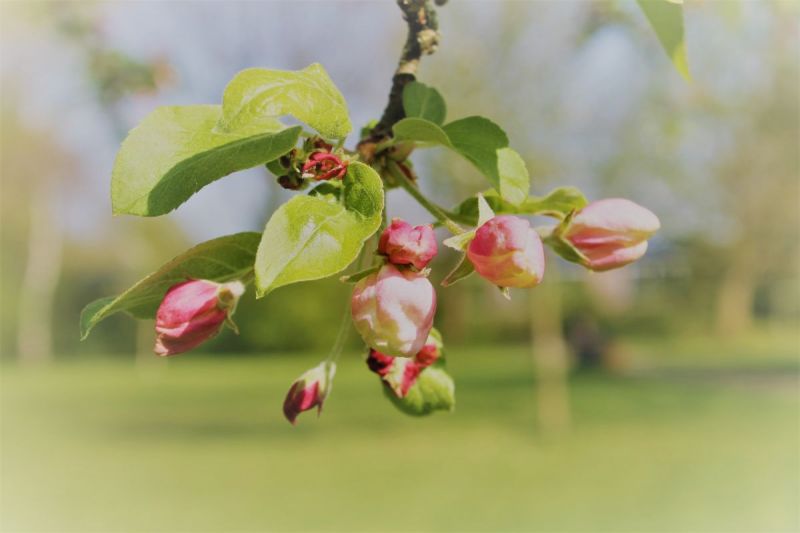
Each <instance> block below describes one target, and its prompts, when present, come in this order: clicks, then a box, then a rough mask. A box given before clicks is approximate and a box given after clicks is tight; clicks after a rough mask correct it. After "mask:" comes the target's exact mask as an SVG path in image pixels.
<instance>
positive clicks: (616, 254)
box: [562, 198, 661, 271]
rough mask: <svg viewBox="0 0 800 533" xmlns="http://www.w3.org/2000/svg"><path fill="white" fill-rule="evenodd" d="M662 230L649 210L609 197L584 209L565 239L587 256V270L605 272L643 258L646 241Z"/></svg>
mask: <svg viewBox="0 0 800 533" xmlns="http://www.w3.org/2000/svg"><path fill="white" fill-rule="evenodd" d="M660 227H661V223H660V222H659V221H658V217H657V216H656V215H654V214H653V213H652V212H651V211H650V210H648V209H646V208H644V207H642V206H640V205H638V204H636V203H634V202H631V201H630V200H625V199H624V198H608V199H605V200H598V201H596V202H592V203H590V204H589V205H587V206H586V207H584V208H583V209H581V210H580V211H579V212H578V213H577V214H576V215H575V217H574V218H573V219H572V221H571V223H570V225H569V227H568V228H567V230H566V231H565V232H564V233H563V235H562V238H564V239H566V240H567V241H568V242H569V243H570V244H572V246H574V247H575V248H577V249H578V250H579V251H580V252H581V253H582V254H583V255H584V256H585V257H586V262H585V263H584V265H585V266H586V267H587V268H590V269H592V270H597V271H602V270H610V269H612V268H618V267H621V266H624V265H627V264H628V263H632V262H633V261H636V260H637V259H639V258H640V257H642V256H643V255H644V253H645V252H646V251H647V239H648V238H649V237H650V236H651V235H652V234H653V233H655V232H656V231H657V230H658V229H659V228H660Z"/></svg>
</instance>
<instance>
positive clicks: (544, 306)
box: [530, 263, 572, 434]
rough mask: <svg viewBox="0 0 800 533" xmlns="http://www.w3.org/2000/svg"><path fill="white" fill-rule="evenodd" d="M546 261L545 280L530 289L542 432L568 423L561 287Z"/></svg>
mask: <svg viewBox="0 0 800 533" xmlns="http://www.w3.org/2000/svg"><path fill="white" fill-rule="evenodd" d="M551 265H552V263H551V264H550V265H548V272H547V280H546V281H545V282H544V283H542V285H540V286H539V287H537V288H536V289H533V290H531V291H530V295H531V296H530V304H531V349H532V351H533V363H534V369H535V372H536V400H537V401H536V407H537V416H538V422H539V427H540V428H541V430H542V432H543V433H545V434H558V433H563V432H565V431H567V430H568V429H569V426H570V423H571V418H572V417H571V414H570V401H569V387H568V383H567V374H568V371H569V350H568V348H567V344H566V342H565V341H564V335H563V332H562V329H561V323H562V316H563V312H562V305H561V288H560V287H559V285H558V284H557V283H558V273H557V270H556V269H555V268H554V267H553V266H551Z"/></svg>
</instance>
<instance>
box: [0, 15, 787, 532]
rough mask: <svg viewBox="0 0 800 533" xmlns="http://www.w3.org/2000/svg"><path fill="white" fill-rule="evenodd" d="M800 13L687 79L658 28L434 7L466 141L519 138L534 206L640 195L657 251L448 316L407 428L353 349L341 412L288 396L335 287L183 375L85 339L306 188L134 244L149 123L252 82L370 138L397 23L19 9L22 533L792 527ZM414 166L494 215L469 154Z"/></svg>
mask: <svg viewBox="0 0 800 533" xmlns="http://www.w3.org/2000/svg"><path fill="white" fill-rule="evenodd" d="M798 12H799V10H798V4H797V3H796V2H791V1H789V2H770V1H763V2H750V1H737V0H726V1H721V2H688V3H687V4H686V6H685V16H686V31H687V45H688V57H689V63H690V69H691V71H692V75H693V80H692V82H691V83H687V82H686V81H685V80H683V79H682V78H681V77H680V76H679V75H678V74H677V73H676V71H675V69H674V68H673V67H672V65H671V64H670V62H669V60H668V58H667V57H666V55H665V54H664V52H663V51H662V50H661V48H660V46H659V43H658V41H657V39H656V37H655V35H654V33H653V31H652V29H651V28H650V27H649V26H648V25H647V22H646V20H645V19H644V17H643V15H642V14H641V12H640V11H639V10H638V8H637V6H636V4H635V3H634V2H628V1H608V2H605V1H603V2H601V1H597V2H578V1H535V2H534V1H530V2H488V1H486V2H469V1H458V2H450V3H449V4H448V5H446V6H444V7H442V8H441V9H440V10H439V21H440V29H441V33H442V43H441V46H440V49H439V50H438V52H437V53H436V54H435V55H433V56H430V57H426V58H425V59H424V61H423V63H422V67H421V71H420V80H421V81H423V82H425V83H427V84H430V85H433V86H435V87H437V88H438V89H439V90H440V91H441V92H442V93H443V94H444V95H445V97H446V99H447V102H448V116H449V117H450V118H458V117H463V116H467V115H471V114H481V115H485V116H488V117H490V118H492V119H493V120H495V121H496V122H498V123H499V124H501V125H502V126H503V127H504V128H505V129H506V131H507V132H508V134H509V137H510V139H511V145H512V146H513V147H514V148H515V149H516V150H518V151H519V152H520V153H521V154H522V155H523V156H524V158H525V159H526V162H527V164H528V166H529V168H530V170H531V175H532V182H533V185H532V190H533V192H534V193H538V194H541V193H544V192H546V191H548V190H549V189H550V188H553V187H556V186H559V185H577V186H579V187H581V188H582V189H583V190H584V191H585V192H586V193H587V195H589V196H590V197H592V198H602V197H609V196H625V197H628V198H631V199H633V200H635V201H637V202H638V203H641V204H643V205H646V206H648V207H650V208H651V209H652V210H653V211H654V212H656V213H657V214H658V216H659V217H660V219H661V221H662V226H663V229H662V230H661V231H660V232H659V234H658V235H657V236H656V238H654V239H653V240H652V241H651V248H650V251H649V252H648V255H647V256H646V257H645V259H644V260H642V261H641V262H640V263H638V264H636V265H633V266H631V267H629V268H626V269H623V270H620V271H614V272H610V273H605V274H591V273H587V272H584V271H583V270H581V269H579V268H575V267H573V266H572V265H568V264H565V263H564V262H562V261H560V260H558V259H556V258H554V257H549V258H548V259H549V263H548V273H547V277H546V280H545V282H544V283H543V284H542V285H541V286H540V287H538V288H537V289H536V290H532V291H516V292H514V294H513V299H512V300H511V301H510V302H508V301H505V300H504V299H503V298H502V297H500V295H499V294H498V292H497V291H496V289H495V288H494V287H491V286H489V285H488V284H486V283H482V282H481V280H480V279H469V280H467V281H466V282H464V283H463V284H459V285H457V286H455V287H453V288H450V289H447V290H440V291H439V298H440V311H439V312H438V315H437V325H438V327H439V328H440V329H441V331H442V332H443V334H444V338H445V341H446V343H447V354H448V365H449V368H450V370H451V373H452V374H453V376H454V377H455V379H456V386H457V408H456V410H455V412H453V413H450V414H441V413H440V414H436V415H434V416H431V417H429V418H424V419H414V418H408V417H406V416H405V415H403V414H401V413H399V412H398V411H396V410H394V408H393V407H392V406H391V405H390V404H389V402H387V401H386V399H385V398H384V397H383V395H382V394H381V391H380V387H381V386H380V384H379V382H378V380H377V378H376V376H375V375H373V374H371V373H370V372H368V370H367V368H366V366H365V364H364V362H363V358H364V353H363V352H364V350H363V347H362V346H361V345H360V344H359V342H360V341H359V340H358V339H357V336H356V335H355V334H354V333H352V332H351V334H350V336H349V338H348V340H347V347H346V349H345V353H344V355H343V356H342V359H341V362H340V365H339V367H340V368H339V374H338V376H337V379H336V383H335V387H334V392H333V394H332V395H331V396H330V398H329V399H328V401H327V403H326V405H325V412H324V413H323V415H322V416H321V417H320V418H319V419H316V418H315V416H314V415H313V414H305V415H303V416H301V418H300V420H299V423H298V425H297V427H291V426H290V425H289V424H288V423H286V421H285V420H284V419H283V417H282V414H281V404H282V399H283V395H284V394H285V392H286V390H287V389H288V387H289V385H290V383H291V382H292V380H293V379H294V378H295V377H297V376H298V375H299V374H301V373H302V372H303V371H304V370H305V369H307V368H309V367H311V366H313V365H315V364H316V363H317V362H319V361H320V360H321V359H322V358H324V357H325V356H326V355H327V352H328V350H329V349H330V346H331V345H332V344H333V342H334V338H335V336H336V330H337V327H338V325H339V322H340V309H343V308H344V305H345V304H344V301H345V299H346V298H347V292H348V290H349V289H348V287H346V286H344V285H342V284H340V283H338V282H337V281H335V280H334V281H331V280H327V281H319V282H311V283H304V284H299V285H294V286H291V287H286V288H283V289H280V290H278V291H276V292H275V293H272V294H271V295H270V296H269V297H268V298H265V299H264V300H260V301H258V302H256V301H255V300H254V299H253V298H252V295H250V296H248V297H246V298H245V299H244V301H243V303H242V305H241V306H240V309H239V312H238V314H237V322H238V324H239V326H240V329H241V335H239V336H235V335H233V334H231V333H230V332H226V333H224V334H222V335H220V336H219V338H218V339H216V340H214V341H213V342H211V343H208V345H206V346H204V347H203V348H202V349H201V350H199V351H198V352H195V353H191V354H187V355H184V356H181V357H178V358H173V359H169V360H162V359H158V358H157V357H155V356H154V355H152V343H153V332H152V322H139V323H137V322H136V321H134V320H133V319H131V318H129V317H126V316H115V317H112V318H110V319H108V320H107V321H106V322H104V323H103V324H101V325H100V326H99V327H98V328H97V329H96V330H95V332H94V333H93V334H92V336H91V337H90V338H89V339H88V340H87V341H85V342H83V343H80V342H79V340H78V316H79V313H80V310H81V308H82V307H83V306H84V305H85V304H86V303H87V302H89V301H91V300H93V299H95V298H97V297H100V296H106V295H109V294H114V293H116V292H119V291H120V290H122V289H124V288H125V287H127V286H128V285H130V284H132V283H133V282H134V281H136V280H137V279H139V278H140V277H142V276H144V275H146V274H147V273H149V272H150V271H152V270H154V269H155V268H157V267H158V266H159V265H160V264H162V263H163V262H165V261H167V260H168V259H170V258H171V257H173V256H174V255H177V254H178V253H179V252H181V251H183V250H184V249H186V248H188V247H190V246H191V245H193V244H195V243H198V242H201V241H203V240H206V239H209V238H212V237H216V236H221V235H225V234H229V233H233V232H237V231H244V230H260V229H261V228H262V227H263V224H264V221H265V220H266V218H267V217H268V215H269V213H270V212H271V211H272V210H274V209H275V208H276V206H278V205H280V203H281V202H282V201H284V200H285V199H287V198H288V197H290V193H288V191H283V190H281V189H280V188H279V187H277V186H276V184H275V183H274V178H273V177H271V176H270V175H269V173H268V172H267V171H266V170H265V169H253V170H251V171H247V172H242V173H239V174H236V175H234V176H231V177H229V178H226V179H224V180H220V181H218V182H216V183H214V184H213V185H211V186H208V187H207V188H205V189H204V190H203V191H201V192H200V193H199V194H198V195H196V196H195V197H194V198H192V199H191V200H190V201H189V202H187V203H186V204H185V205H184V206H182V207H181V208H180V209H178V210H177V211H176V212H174V213H173V214H171V215H169V216H165V217H161V218H157V219H137V218H134V217H114V218H112V216H111V212H110V201H109V180H110V170H111V166H112V163H113V158H114V155H115V152H116V149H117V147H118V145H119V143H120V141H121V140H122V138H124V136H125V134H126V132H127V131H128V129H130V128H131V127H133V126H134V125H135V124H136V123H137V122H138V121H139V120H141V118H142V117H143V116H144V115H146V114H147V113H148V112H149V111H151V110H152V109H153V108H154V107H155V106H158V105H165V104H194V103H217V102H219V101H220V98H221V94H222V90H223V88H224V86H225V84H226V82H227V81H228V80H229V79H230V78H231V77H232V76H233V75H234V74H235V73H236V72H237V71H238V70H240V69H243V68H246V67H251V66H263V67H269V68H281V69H299V68H302V67H304V66H306V65H308V64H309V63H312V62H320V63H322V64H323V65H324V66H325V67H326V69H327V70H328V72H329V73H330V75H331V77H332V78H333V80H334V81H335V82H336V84H337V85H338V86H339V88H340V89H341V90H342V92H343V93H344V95H345V97H346V99H347V101H348V103H349V107H350V111H351V115H352V118H353V122H354V124H356V125H359V126H360V125H363V124H365V123H366V122H368V121H369V120H371V119H373V118H377V117H378V116H379V115H380V112H381V110H382V109H383V106H384V104H385V101H386V97H387V90H388V86H389V81H390V79H391V75H392V72H393V70H394V67H395V65H396V61H397V57H398V55H399V51H400V49H401V47H402V43H403V41H404V39H405V25H404V23H403V22H402V20H401V18H400V12H399V10H398V9H397V7H396V6H395V4H394V2H391V1H388V0H386V1H372V2H345V1H329V2H321V1H320V2H300V1H291V2H289V1H285V2H224V3H223V2H195V1H187V2H108V3H103V2H56V3H45V2H18V3H14V2H3V3H2V4H0V15H1V16H0V29H1V30H2V31H1V33H0V46H1V47H2V70H1V72H2V101H1V103H2V107H1V109H0V113H2V115H1V117H0V118H1V119H2V130H1V133H0V135H1V139H2V205H1V207H2V275H1V277H0V281H2V304H1V305H0V313H1V315H0V318H1V319H0V332H1V333H2V336H1V337H0V349H1V350H2V351H1V352H0V354H1V355H2V413H1V414H2V422H1V423H2V481H1V483H2V485H1V488H2V493H1V495H2V500H0V524H1V525H2V529H3V530H4V531H59V532H60V531H173V532H174V531H609V532H611V531H613V532H618V531H640V532H641V531H703V532H705V531H709V532H710V531H719V532H722V531H725V532H728V531H748V532H750V531H752V532H756V531H757V532H765V531H796V530H798V528H800V511H798V509H799V508H800V507H799V506H798V502H800V487H799V485H798V483H799V477H800V440H799V439H800V431H799V430H800V428H799V427H798V424H799V423H800V416H798V415H800V408H799V406H800V402H799V401H798V400H799V399H800V397H799V394H798V369H799V364H800V363H799V360H798V355H800V333H799V332H798V318H800V291H799V289H800V284H799V282H798V259H800V247H799V246H798V243H799V242H800V239H799V237H800V235H799V234H798V230H799V229H800V220H798V207H799V205H800V192H799V191H798V183H800V182H799V181H798V177H800V157H799V154H798V141H800V131H799V129H800V127H799V122H800V116H799V114H798V113H799V112H800V111H799V109H798V94H799V93H798V90H799V89H800V85H799V83H800V80H799V78H798V74H799V72H800V67H799V65H800V41H798ZM354 142H355V139H351V140H350V144H351V145H352V144H354ZM413 158H414V161H415V163H416V165H417V168H418V169H419V173H420V175H421V176H422V180H423V183H422V186H423V188H424V189H425V190H426V191H428V192H429V193H430V194H431V196H432V197H434V198H435V199H436V200H437V201H438V202H439V203H441V204H444V205H450V204H455V203H456V202H457V201H459V200H460V199H461V198H462V197H464V196H465V195H466V194H471V193H474V192H477V191H479V190H481V189H482V188H483V187H484V184H483V182H482V179H481V178H480V176H478V174H477V172H476V171H474V170H473V169H472V168H471V167H470V166H469V165H468V164H466V163H464V162H463V161H462V160H459V159H458V158H456V157H453V156H452V155H451V154H447V153H443V152H441V151H427V152H422V151H420V152H419V153H416V154H414V156H413ZM389 202H390V215H398V216H403V217H406V218H407V219H409V220H412V221H414V222H418V223H421V222H425V221H428V219H429V216H428V215H427V214H426V213H425V212H424V211H423V210H421V209H420V208H419V207H418V206H416V205H415V204H414V203H413V202H412V201H410V199H409V198H407V197H405V196H404V193H403V191H392V192H390V193H389ZM453 261H454V257H453V256H452V255H449V254H448V253H446V252H444V253H441V254H440V257H439V258H437V260H436V262H435V263H434V264H433V269H434V274H433V277H434V278H441V277H442V276H443V274H444V273H445V272H446V271H447V270H448V268H449V266H450V264H451V263H452V262H453Z"/></svg>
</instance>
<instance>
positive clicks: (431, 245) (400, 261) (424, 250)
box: [378, 218, 438, 270]
mask: <svg viewBox="0 0 800 533" xmlns="http://www.w3.org/2000/svg"><path fill="white" fill-rule="evenodd" d="M378 252H380V253H382V254H383V255H385V256H387V257H388V258H389V261H390V262H391V263H394V264H395V265H413V266H414V267H415V268H416V269H417V270H422V269H423V268H425V267H426V266H427V265H428V263H430V261H431V259H433V258H434V256H435V255H436V253H437V252H438V247H437V245H436V236H435V235H434V233H433V226H431V225H429V224H428V225H424V226H411V224H409V223H408V222H406V221H404V220H401V219H399V218H395V219H393V220H392V223H391V224H389V227H388V228H386V229H385V230H384V231H383V233H382V234H381V238H380V241H379V243H378Z"/></svg>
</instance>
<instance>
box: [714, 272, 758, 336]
mask: <svg viewBox="0 0 800 533" xmlns="http://www.w3.org/2000/svg"><path fill="white" fill-rule="evenodd" d="M756 282H757V279H756V273H755V271H754V269H753V268H752V267H751V265H750V262H749V261H741V262H739V263H735V264H732V265H731V267H730V268H729V269H728V271H727V272H725V274H723V276H722V280H721V281H720V285H719V290H718V292H717V303H716V305H717V307H716V332H717V334H718V335H726V336H727V335H734V334H737V333H741V332H744V331H747V330H749V329H751V328H752V327H753V302H754V300H755V292H756Z"/></svg>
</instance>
